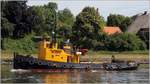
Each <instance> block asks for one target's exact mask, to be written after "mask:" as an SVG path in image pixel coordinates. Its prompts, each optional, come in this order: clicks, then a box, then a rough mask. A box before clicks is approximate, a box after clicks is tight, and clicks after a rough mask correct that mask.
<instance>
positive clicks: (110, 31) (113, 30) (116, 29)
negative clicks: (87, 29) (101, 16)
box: [103, 26, 122, 35]
mask: <svg viewBox="0 0 150 84" xmlns="http://www.w3.org/2000/svg"><path fill="white" fill-rule="evenodd" d="M103 32H105V33H107V34H108V35H111V34H115V33H122V31H121V30H120V28H119V27H110V26H106V27H104V28H103Z"/></svg>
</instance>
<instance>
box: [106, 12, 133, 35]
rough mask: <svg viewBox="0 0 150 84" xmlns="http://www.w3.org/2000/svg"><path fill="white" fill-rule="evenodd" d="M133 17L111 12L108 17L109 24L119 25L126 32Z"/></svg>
mask: <svg viewBox="0 0 150 84" xmlns="http://www.w3.org/2000/svg"><path fill="white" fill-rule="evenodd" d="M131 22H132V19H131V18H130V17H125V16H123V15H119V14H118V15H116V14H110V15H109V16H108V17H107V25H108V26H118V27H120V29H121V30H122V31H123V32H125V31H126V30H127V28H128V26H129V25H130V24H131Z"/></svg>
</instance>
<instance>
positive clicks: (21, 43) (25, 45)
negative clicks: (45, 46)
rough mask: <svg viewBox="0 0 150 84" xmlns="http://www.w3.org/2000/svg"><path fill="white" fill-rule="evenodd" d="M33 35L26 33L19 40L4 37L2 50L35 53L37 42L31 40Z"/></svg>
mask: <svg viewBox="0 0 150 84" xmlns="http://www.w3.org/2000/svg"><path fill="white" fill-rule="evenodd" d="M33 36H34V35H32V34H31V35H28V36H25V37H24V38H21V39H19V40H15V39H11V38H4V39H3V43H4V45H3V50H7V51H12V52H19V53H28V54H29V53H30V54H32V53H35V52H37V47H38V46H37V42H34V41H33V40H32V38H33Z"/></svg>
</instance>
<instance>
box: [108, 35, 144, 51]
mask: <svg viewBox="0 0 150 84" xmlns="http://www.w3.org/2000/svg"><path fill="white" fill-rule="evenodd" d="M145 49H146V45H145V43H144V42H143V41H142V40H141V39H140V38H139V37H138V36H136V35H135V34H128V33H123V34H117V35H112V36H111V39H110V42H109V46H108V50H111V51H134V50H145Z"/></svg>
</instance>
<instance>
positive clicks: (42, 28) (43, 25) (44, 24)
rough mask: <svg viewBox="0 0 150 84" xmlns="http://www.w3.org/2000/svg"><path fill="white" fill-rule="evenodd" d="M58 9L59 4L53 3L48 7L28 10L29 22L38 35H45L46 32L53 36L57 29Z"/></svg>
mask: <svg viewBox="0 0 150 84" xmlns="http://www.w3.org/2000/svg"><path fill="white" fill-rule="evenodd" d="M56 9H57V4H56V3H51V2H50V3H48V5H44V6H32V7H30V8H28V18H27V22H28V23H30V26H31V28H32V29H33V32H35V33H36V35H43V34H44V33H45V32H46V33H48V35H50V34H51V32H52V30H54V28H55V18H56V17H55V14H56Z"/></svg>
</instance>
